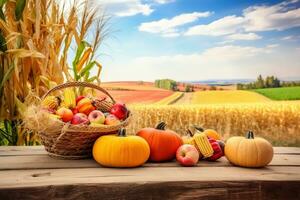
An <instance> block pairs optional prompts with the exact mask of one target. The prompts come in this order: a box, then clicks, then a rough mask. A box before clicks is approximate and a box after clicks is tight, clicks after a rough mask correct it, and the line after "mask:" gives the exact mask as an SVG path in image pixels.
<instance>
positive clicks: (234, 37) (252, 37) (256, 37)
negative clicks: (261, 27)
mask: <svg viewBox="0 0 300 200" xmlns="http://www.w3.org/2000/svg"><path fill="white" fill-rule="evenodd" d="M226 38H227V39H230V40H259V39H261V38H262V37H261V36H259V35H257V34H255V33H235V34H232V35H228V36H227V37H226Z"/></svg>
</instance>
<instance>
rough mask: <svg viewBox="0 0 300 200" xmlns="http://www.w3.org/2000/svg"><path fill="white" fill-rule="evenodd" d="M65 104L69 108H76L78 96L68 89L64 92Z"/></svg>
mask: <svg viewBox="0 0 300 200" xmlns="http://www.w3.org/2000/svg"><path fill="white" fill-rule="evenodd" d="M64 104H65V106H66V107H68V108H75V107H76V96H75V92H74V90H73V89H71V88H67V89H65V90H64Z"/></svg>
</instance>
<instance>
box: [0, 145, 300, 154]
mask: <svg viewBox="0 0 300 200" xmlns="http://www.w3.org/2000/svg"><path fill="white" fill-rule="evenodd" d="M274 153H275V154H296V155H300V147H274ZM44 154H47V152H46V151H45V149H44V146H0V156H23V155H44Z"/></svg>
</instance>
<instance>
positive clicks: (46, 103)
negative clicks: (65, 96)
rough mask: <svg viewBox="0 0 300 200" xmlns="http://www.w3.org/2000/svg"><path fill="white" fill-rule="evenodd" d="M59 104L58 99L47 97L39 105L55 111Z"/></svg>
mask: <svg viewBox="0 0 300 200" xmlns="http://www.w3.org/2000/svg"><path fill="white" fill-rule="evenodd" d="M60 102H61V100H60V98H59V97H56V96H47V97H46V98H45V99H43V101H42V103H41V105H42V107H44V108H47V109H53V110H55V109H57V107H58V106H59V104H60Z"/></svg>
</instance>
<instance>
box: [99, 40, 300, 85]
mask: <svg viewBox="0 0 300 200" xmlns="http://www.w3.org/2000/svg"><path fill="white" fill-rule="evenodd" d="M298 57H299V49H298V51H296V49H295V48H291V47H285V46H277V45H269V46H265V47H254V46H237V45H224V46H217V47H213V48H209V49H207V50H205V51H203V52H200V53H193V54H176V55H165V56H151V57H138V58H136V59H134V60H133V61H129V62H127V63H126V64H125V66H124V62H122V63H123V65H122V67H118V66H121V65H120V63H115V64H110V65H115V67H110V68H107V69H106V70H107V71H105V74H114V77H111V76H104V77H110V78H111V80H149V81H153V80H155V79H158V78H172V79H175V80H201V79H226V78H228V79H232V78H253V77H256V76H257V75H258V74H262V75H264V76H266V75H270V74H273V75H276V76H279V77H289V76H294V75H295V74H300V63H299V62H298ZM287 66H288V68H287ZM116 68H117V69H118V71H119V73H118V74H120V75H117V74H116V73H115V70H116ZM283 69H285V70H283ZM287 69H288V70H287ZM107 80H109V78H107Z"/></svg>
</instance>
